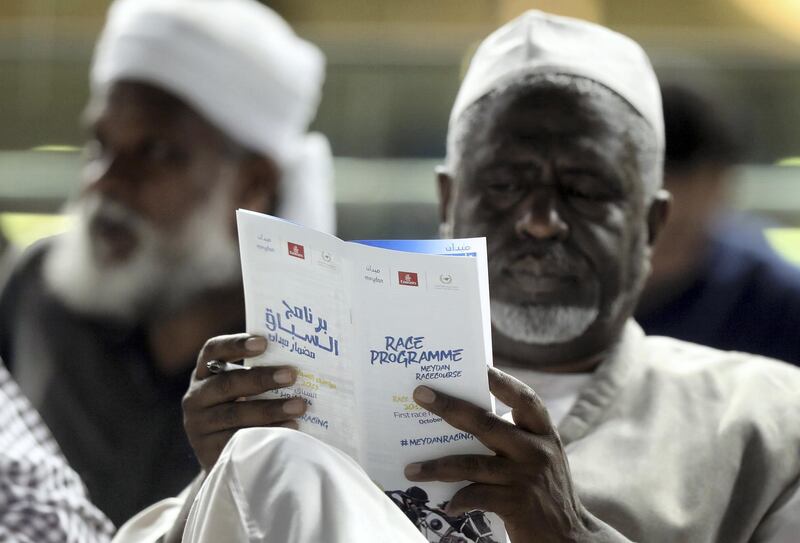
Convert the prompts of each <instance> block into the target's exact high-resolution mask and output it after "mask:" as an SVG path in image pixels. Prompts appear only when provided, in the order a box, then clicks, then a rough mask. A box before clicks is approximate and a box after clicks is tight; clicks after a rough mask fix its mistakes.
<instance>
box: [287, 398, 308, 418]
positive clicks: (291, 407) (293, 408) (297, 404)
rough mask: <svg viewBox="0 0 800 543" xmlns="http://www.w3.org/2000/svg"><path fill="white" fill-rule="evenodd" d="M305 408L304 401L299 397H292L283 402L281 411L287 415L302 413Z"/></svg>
mask: <svg viewBox="0 0 800 543" xmlns="http://www.w3.org/2000/svg"><path fill="white" fill-rule="evenodd" d="M305 410H306V402H304V401H303V400H301V399H300V398H294V399H293V400H289V401H288V402H284V403H283V412H284V413H286V414H287V415H302V414H303V411H305Z"/></svg>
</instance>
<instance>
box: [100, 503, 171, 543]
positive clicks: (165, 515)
mask: <svg viewBox="0 0 800 543" xmlns="http://www.w3.org/2000/svg"><path fill="white" fill-rule="evenodd" d="M184 492H185V491H184ZM181 496H183V494H181ZM181 496H179V497H177V498H167V499H165V500H161V501H160V502H157V503H155V504H153V505H151V506H150V507H148V508H147V509H145V510H144V511H142V512H141V513H139V514H137V515H136V516H135V517H133V518H131V519H130V520H129V521H128V522H126V523H125V524H123V525H122V528H120V529H119V531H118V532H117V533H116V535H115V536H114V539H113V540H112V541H111V543H156V542H157V541H158V540H159V539H160V538H161V537H163V536H164V535H166V533H167V532H168V531H169V529H170V528H171V527H172V525H173V524H175V521H176V520H177V519H178V514H179V513H180V511H181V507H182V506H183V502H184V499H185V498H183V497H181Z"/></svg>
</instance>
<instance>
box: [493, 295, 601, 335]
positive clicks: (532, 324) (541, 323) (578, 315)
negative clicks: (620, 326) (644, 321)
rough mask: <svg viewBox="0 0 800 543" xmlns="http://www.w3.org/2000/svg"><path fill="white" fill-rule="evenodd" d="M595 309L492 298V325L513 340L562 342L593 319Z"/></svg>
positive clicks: (584, 328)
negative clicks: (516, 302) (522, 303)
mask: <svg viewBox="0 0 800 543" xmlns="http://www.w3.org/2000/svg"><path fill="white" fill-rule="evenodd" d="M598 312H599V311H598V308H597V307H596V306H595V307H575V306H557V305H552V306H551V305H547V306H542V305H530V306H521V305H517V304H511V303H506V302H500V301H496V300H492V303H491V313H492V324H493V325H494V327H495V328H496V329H497V331H498V332H500V333H501V334H503V335H504V336H507V337H509V338H511V339H513V340H515V341H519V342H522V343H528V344H532V345H550V344H553V343H566V342H567V341H570V340H573V339H575V338H577V337H579V336H580V335H581V334H583V333H584V332H585V331H586V330H587V329H588V328H589V326H591V324H592V323H593V322H594V321H595V319H596V318H597V315H598Z"/></svg>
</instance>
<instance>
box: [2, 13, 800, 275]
mask: <svg viewBox="0 0 800 543" xmlns="http://www.w3.org/2000/svg"><path fill="white" fill-rule="evenodd" d="M265 3H266V4H268V5H269V6H270V7H272V8H274V9H275V10H276V11H278V12H279V13H280V14H281V15H283V16H284V17H285V18H286V19H287V20H288V21H289V22H290V23H291V24H292V25H293V26H294V28H295V29H296V31H297V33H298V34H300V35H301V36H303V37H305V38H307V39H310V40H311V41H313V42H315V43H317V44H318V45H319V46H320V47H321V48H322V50H323V51H324V52H325V54H326V55H327V58H328V77H327V82H326V85H325V92H324V99H323V102H322V105H321V109H320V112H319V115H318V118H317V120H316V122H315V128H316V129H318V130H320V131H322V132H324V133H325V134H327V135H328V137H329V138H330V140H331V144H332V146H333V150H334V153H335V154H336V156H337V160H336V170H337V200H338V205H339V234H340V236H341V237H343V238H345V239H347V238H366V237H432V236H435V233H436V223H437V217H436V208H435V198H436V194H435V188H434V184H433V167H434V166H435V165H436V164H437V162H438V161H439V160H441V158H442V157H443V155H444V142H445V133H446V129H447V119H448V115H449V110H450V106H451V104H452V102H453V99H454V97H455V93H456V90H457V88H458V84H459V77H460V74H461V73H462V71H463V68H464V66H465V63H466V62H467V61H468V59H469V53H470V51H471V50H472V48H474V47H475V45H476V44H477V42H478V41H479V40H480V39H482V38H483V37H484V36H485V35H486V34H488V33H489V32H490V31H492V30H493V29H494V28H496V27H497V26H499V25H500V24H502V23H503V22H505V21H507V20H509V19H511V18H513V17H514V16H516V15H518V14H519V13H520V12H522V11H523V10H525V9H529V8H540V9H543V10H546V11H551V12H555V13H561V14H565V15H573V16H578V17H581V18H585V19H589V20H593V21H597V22H600V23H602V24H604V25H606V26H609V27H611V28H613V29H615V30H618V31H620V32H623V33H625V34H627V35H629V36H631V37H633V38H634V39H636V40H637V41H639V42H640V43H641V44H642V45H643V46H644V47H645V49H646V50H647V52H648V53H649V54H650V56H651V58H652V60H653V63H654V65H655V67H656V70H657V72H658V74H659V76H660V78H661V79H662V80H664V81H678V82H683V83H690V84H691V85H692V86H695V87H697V88H700V89H701V90H704V91H706V92H708V93H710V94H711V95H712V96H713V97H714V98H715V101H717V102H718V105H719V106H720V107H721V108H723V109H724V111H726V112H727V114H729V115H730V118H731V119H732V121H733V122H734V123H735V126H736V127H737V130H738V131H740V133H741V135H742V137H743V139H744V140H745V141H746V142H747V143H748V144H749V147H748V149H747V153H746V155H744V156H743V161H742V162H743V164H742V165H741V166H740V167H738V168H737V170H736V174H735V179H734V183H733V187H732V191H731V193H732V194H731V198H732V202H733V205H734V206H735V207H736V208H738V209H743V210H747V211H753V212H755V213H757V214H759V215H760V216H762V217H764V218H765V219H766V220H767V224H769V225H770V228H769V232H768V237H769V239H770V241H771V243H773V244H774V245H775V246H776V247H777V248H778V249H779V251H780V252H781V253H782V254H783V255H784V256H786V257H787V258H788V259H792V260H795V261H798V262H800V230H797V229H796V227H798V226H800V184H799V183H800V182H799V181H798V178H800V169H798V168H797V166H798V165H800V1H797V0H774V1H767V0H701V1H698V0H673V1H672V2H656V1H643V0H546V1H525V0H436V1H430V0H403V1H402V2H401V1H397V0H335V1H330V0H328V1H322V0H275V1H269V2H265ZM107 6H108V2H107V1H105V0H2V1H0V212H2V215H1V216H0V221H2V222H1V224H2V228H3V230H4V231H5V233H6V235H7V236H8V237H9V238H10V240H11V241H12V242H13V243H15V244H18V245H21V246H24V245H26V244H28V243H30V242H31V241H32V240H35V239H37V238H38V237H41V236H44V235H47V234H49V233H52V232H55V231H58V230H59V229H61V228H63V227H64V219H63V217H61V216H60V215H59V214H58V212H59V210H60V209H61V207H62V205H63V203H64V201H65V199H66V198H68V197H69V195H70V194H71V193H73V192H74V191H75V190H76V187H77V179H78V171H79V169H80V164H81V157H80V146H81V145H82V143H83V139H84V135H83V132H82V128H81V126H80V122H79V117H80V114H81V110H82V108H83V106H84V104H85V101H86V98H87V93H88V84H87V73H88V67H89V60H90V57H91V54H92V48H93V43H94V40H95V38H96V36H97V34H98V32H99V31H100V28H101V26H102V21H103V17H104V14H105V11H106V9H107ZM795 157H798V158H795Z"/></svg>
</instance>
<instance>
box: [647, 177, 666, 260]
mask: <svg viewBox="0 0 800 543" xmlns="http://www.w3.org/2000/svg"><path fill="white" fill-rule="evenodd" d="M671 208H672V195H671V194H670V193H669V192H668V191H666V190H664V189H660V190H659V191H658V192H657V193H656V195H655V196H654V197H653V201H652V202H650V209H648V210H647V243H648V244H649V245H650V246H651V247H652V246H653V245H654V244H655V242H656V240H657V239H658V235H659V234H660V233H661V229H662V228H663V227H664V224H666V222H667V219H668V218H669V211H670V209H671Z"/></svg>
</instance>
